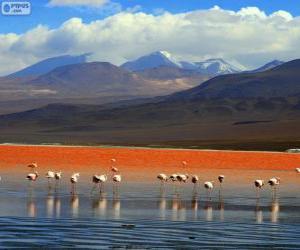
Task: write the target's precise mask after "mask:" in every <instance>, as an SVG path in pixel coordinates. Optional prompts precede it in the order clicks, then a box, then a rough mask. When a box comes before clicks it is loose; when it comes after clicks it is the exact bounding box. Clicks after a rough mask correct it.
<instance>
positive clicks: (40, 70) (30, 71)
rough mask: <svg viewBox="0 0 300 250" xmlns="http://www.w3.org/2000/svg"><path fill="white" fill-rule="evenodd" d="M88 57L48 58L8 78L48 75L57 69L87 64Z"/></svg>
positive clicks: (85, 55)
mask: <svg viewBox="0 0 300 250" xmlns="http://www.w3.org/2000/svg"><path fill="white" fill-rule="evenodd" d="M88 55H89V54H83V55H79V56H70V55H64V56H58V57H52V58H48V59H45V60H43V61H40V62H38V63H35V64H33V65H31V66H29V67H26V68H24V69H22V70H20V71H17V72H15V73H12V74H10V75H9V77H25V76H26V77H27V76H39V75H42V74H45V73H48V72H50V71H51V70H53V69H55V68H57V67H61V66H65V65H69V64H76V63H84V62H87V56H88Z"/></svg>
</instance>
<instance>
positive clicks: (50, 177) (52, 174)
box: [46, 170, 55, 189]
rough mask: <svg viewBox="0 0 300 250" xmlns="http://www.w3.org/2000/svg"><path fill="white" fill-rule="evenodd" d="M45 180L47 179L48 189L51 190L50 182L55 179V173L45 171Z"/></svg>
mask: <svg viewBox="0 0 300 250" xmlns="http://www.w3.org/2000/svg"><path fill="white" fill-rule="evenodd" d="M46 178H47V179H48V188H49V189H50V188H51V183H50V180H51V179H54V178H55V173H54V172H53V171H50V170H49V171H47V173H46Z"/></svg>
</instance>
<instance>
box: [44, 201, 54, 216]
mask: <svg viewBox="0 0 300 250" xmlns="http://www.w3.org/2000/svg"><path fill="white" fill-rule="evenodd" d="M46 210H47V217H48V218H53V216H54V196H53V195H48V196H47V198H46Z"/></svg>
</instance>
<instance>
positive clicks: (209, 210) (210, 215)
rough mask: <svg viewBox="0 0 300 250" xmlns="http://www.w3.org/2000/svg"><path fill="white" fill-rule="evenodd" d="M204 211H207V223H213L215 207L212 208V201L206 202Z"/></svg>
mask: <svg viewBox="0 0 300 250" xmlns="http://www.w3.org/2000/svg"><path fill="white" fill-rule="evenodd" d="M204 210H205V219H206V220H207V221H212V220H213V207H212V204H211V201H207V202H206V204H205V207H204Z"/></svg>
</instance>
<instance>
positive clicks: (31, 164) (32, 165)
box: [27, 162, 38, 169]
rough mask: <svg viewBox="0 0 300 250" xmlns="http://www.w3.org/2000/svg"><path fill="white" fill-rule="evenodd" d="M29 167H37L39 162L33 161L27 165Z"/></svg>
mask: <svg viewBox="0 0 300 250" xmlns="http://www.w3.org/2000/svg"><path fill="white" fill-rule="evenodd" d="M27 167H28V168H31V169H35V168H37V167H38V165H37V163H35V162H33V163H30V164H28V165H27Z"/></svg>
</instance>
